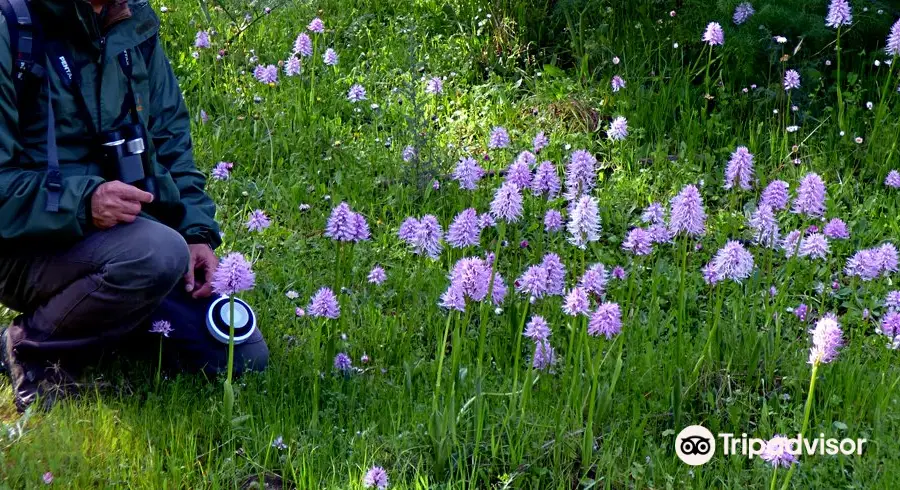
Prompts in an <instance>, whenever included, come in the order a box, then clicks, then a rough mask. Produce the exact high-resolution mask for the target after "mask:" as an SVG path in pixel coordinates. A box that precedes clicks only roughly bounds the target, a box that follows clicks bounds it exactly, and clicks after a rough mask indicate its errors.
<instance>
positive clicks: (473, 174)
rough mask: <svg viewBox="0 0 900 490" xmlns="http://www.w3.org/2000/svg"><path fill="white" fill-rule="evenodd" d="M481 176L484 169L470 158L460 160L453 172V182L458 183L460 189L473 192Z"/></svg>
mask: <svg viewBox="0 0 900 490" xmlns="http://www.w3.org/2000/svg"><path fill="white" fill-rule="evenodd" d="M482 176H484V169H482V168H481V166H479V165H478V162H477V161H475V159H474V158H471V157H464V158H461V159H460V160H459V162H458V163H457V164H456V168H455V169H454V170H453V180H455V181H457V182H459V188H460V189H464V190H467V191H471V190H475V187H476V186H477V185H478V181H479V180H481V177H482Z"/></svg>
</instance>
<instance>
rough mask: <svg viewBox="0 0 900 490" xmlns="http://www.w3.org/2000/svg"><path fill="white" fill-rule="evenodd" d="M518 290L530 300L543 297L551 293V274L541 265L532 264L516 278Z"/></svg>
mask: <svg viewBox="0 0 900 490" xmlns="http://www.w3.org/2000/svg"><path fill="white" fill-rule="evenodd" d="M515 284H516V291H518V292H519V293H521V294H524V295H525V296H527V297H528V298H529V300H531V301H534V300H537V299H541V298H543V297H544V296H546V295H548V294H549V293H550V274H549V273H548V272H547V269H546V268H545V267H543V266H541V265H532V266H531V267H529V268H528V269H525V272H524V273H523V274H522V276H521V277H519V278H518V279H517V280H516V283H515Z"/></svg>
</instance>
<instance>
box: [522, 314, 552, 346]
mask: <svg viewBox="0 0 900 490" xmlns="http://www.w3.org/2000/svg"><path fill="white" fill-rule="evenodd" d="M550 333H551V332H550V327H549V326H548V325H547V320H544V317H542V316H533V317H531V321H530V322H528V324H527V325H525V333H524V334H523V335H524V336H525V337H528V338H529V339H531V340H533V341H535V342H539V341H541V340H547V339H548V338H550Z"/></svg>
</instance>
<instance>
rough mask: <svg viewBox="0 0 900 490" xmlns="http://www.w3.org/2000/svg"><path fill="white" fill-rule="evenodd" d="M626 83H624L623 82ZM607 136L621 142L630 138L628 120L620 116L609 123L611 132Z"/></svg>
mask: <svg viewBox="0 0 900 490" xmlns="http://www.w3.org/2000/svg"><path fill="white" fill-rule="evenodd" d="M623 83H624V82H623ZM606 135H607V136H608V137H609V139H610V140H612V141H621V140H623V139H625V138H627V137H628V120H627V119H625V118H624V117H622V116H618V117H616V118H615V119H613V120H612V122H611V123H609V130H608V131H607V132H606Z"/></svg>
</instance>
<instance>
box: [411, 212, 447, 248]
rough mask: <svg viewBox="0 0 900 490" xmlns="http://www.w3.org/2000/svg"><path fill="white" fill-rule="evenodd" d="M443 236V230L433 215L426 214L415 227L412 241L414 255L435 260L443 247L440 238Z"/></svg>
mask: <svg viewBox="0 0 900 490" xmlns="http://www.w3.org/2000/svg"><path fill="white" fill-rule="evenodd" d="M443 236H444V230H443V229H442V228H441V224H440V223H438V220H437V218H436V217H434V216H433V215H430V214H427V215H425V216H423V217H422V219H421V220H420V221H419V224H418V226H416V231H415V236H414V237H413V240H412V245H413V251H414V252H415V253H416V254H420V255H421V254H425V255H427V256H428V257H430V258H432V259H436V258H438V257H439V256H440V255H441V250H443V248H444V247H443V245H441V238H442V237H443Z"/></svg>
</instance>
